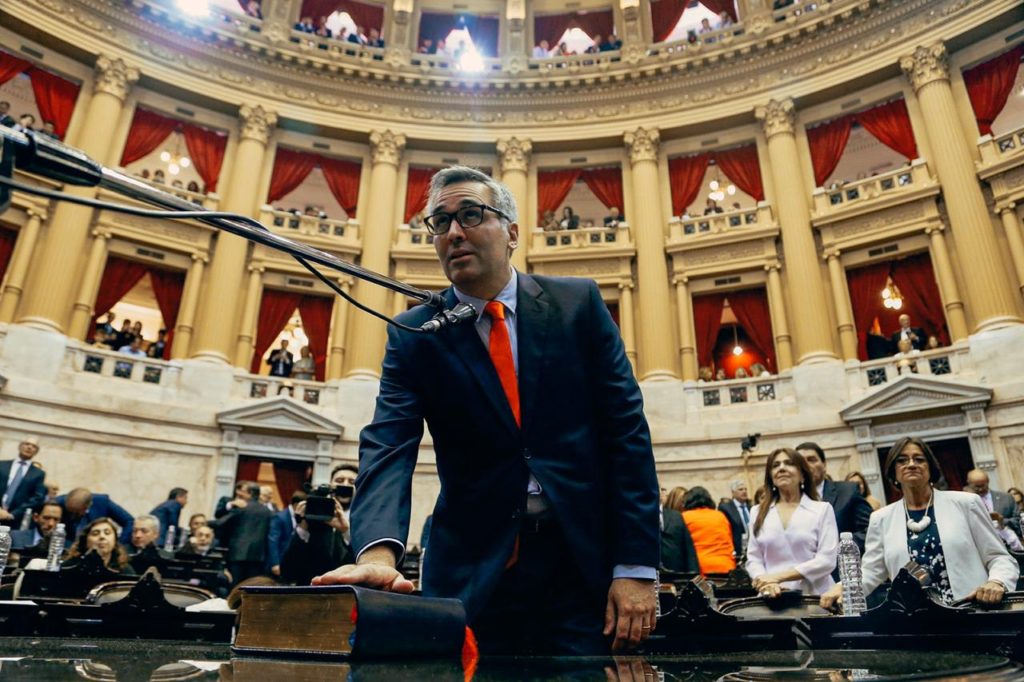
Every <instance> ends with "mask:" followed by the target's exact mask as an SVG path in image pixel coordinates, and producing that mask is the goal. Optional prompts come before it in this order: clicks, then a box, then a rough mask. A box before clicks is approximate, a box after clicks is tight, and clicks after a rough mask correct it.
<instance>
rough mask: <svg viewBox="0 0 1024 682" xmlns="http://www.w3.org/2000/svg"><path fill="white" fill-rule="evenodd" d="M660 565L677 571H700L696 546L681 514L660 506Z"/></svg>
mask: <svg viewBox="0 0 1024 682" xmlns="http://www.w3.org/2000/svg"><path fill="white" fill-rule="evenodd" d="M661 567H662V568H665V569H668V570H669V571H676V572H678V573H700V562H699V561H698V559H697V548H696V547H694V545H693V538H692V537H691V536H690V530H689V529H688V528H687V527H686V522H685V521H683V515H682V514H680V513H679V512H677V511H676V510H675V509H669V508H668V507H662V508H661Z"/></svg>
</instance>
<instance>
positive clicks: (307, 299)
mask: <svg viewBox="0 0 1024 682" xmlns="http://www.w3.org/2000/svg"><path fill="white" fill-rule="evenodd" d="M333 310H334V299H333V298H331V297H329V296H303V297H302V301H300V302H299V315H300V316H301V317H302V326H303V327H304V328H305V330H306V338H308V339H309V352H310V353H311V354H312V355H313V360H314V361H316V380H317V381H323V380H324V369H325V368H326V366H327V337H328V336H329V335H330V333H331V312H332V311H333Z"/></svg>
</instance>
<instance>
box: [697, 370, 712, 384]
mask: <svg viewBox="0 0 1024 682" xmlns="http://www.w3.org/2000/svg"><path fill="white" fill-rule="evenodd" d="M697 379H698V380H699V381H714V380H715V373H714V372H712V371H711V368H710V367H707V366H705V367H701V368H700V369H698V370H697Z"/></svg>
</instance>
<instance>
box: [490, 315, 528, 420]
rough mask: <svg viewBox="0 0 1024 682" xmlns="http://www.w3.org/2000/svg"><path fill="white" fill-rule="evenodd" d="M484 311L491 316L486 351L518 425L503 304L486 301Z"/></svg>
mask: <svg viewBox="0 0 1024 682" xmlns="http://www.w3.org/2000/svg"><path fill="white" fill-rule="evenodd" d="M484 312H486V313H487V314H488V315H490V316H491V337H490V342H489V344H488V352H489V353H490V355H491V362H493V363H494V369H496V370H497V371H498V379H499V380H500V381H501V387H502V389H504V391H505V397H506V398H507V399H508V405H509V407H511V408H512V415H513V416H514V417H515V418H516V426H519V425H520V423H519V380H518V379H517V378H516V362H515V358H513V357H512V341H511V339H509V335H508V327H507V326H505V306H504V305H502V304H501V303H499V302H498V301H488V302H487V305H486V306H484Z"/></svg>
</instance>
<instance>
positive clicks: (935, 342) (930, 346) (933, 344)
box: [924, 335, 941, 350]
mask: <svg viewBox="0 0 1024 682" xmlns="http://www.w3.org/2000/svg"><path fill="white" fill-rule="evenodd" d="M924 347H925V350H935V349H936V348H940V347H941V344H940V343H939V339H938V337H937V336H934V335H933V336H929V337H928V341H927V342H926V343H925V344H924Z"/></svg>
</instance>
